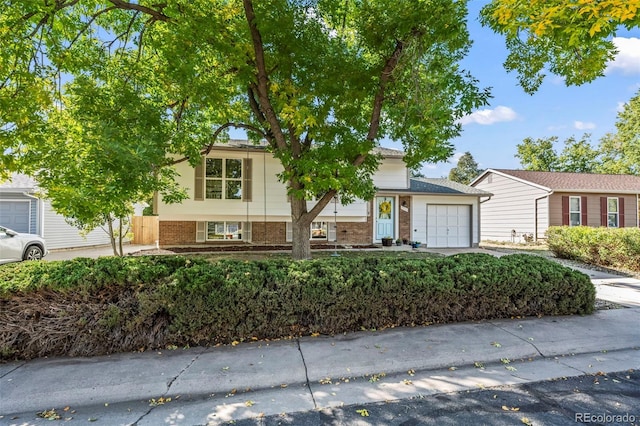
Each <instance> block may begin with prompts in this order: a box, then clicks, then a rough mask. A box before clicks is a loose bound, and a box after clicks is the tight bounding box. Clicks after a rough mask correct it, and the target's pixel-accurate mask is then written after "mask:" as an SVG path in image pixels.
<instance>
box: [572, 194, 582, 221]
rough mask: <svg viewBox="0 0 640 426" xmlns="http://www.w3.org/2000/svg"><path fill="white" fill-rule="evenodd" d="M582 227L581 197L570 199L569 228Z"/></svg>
mask: <svg viewBox="0 0 640 426" xmlns="http://www.w3.org/2000/svg"><path fill="white" fill-rule="evenodd" d="M580 225H582V206H581V202H580V197H569V226H580Z"/></svg>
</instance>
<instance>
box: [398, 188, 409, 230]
mask: <svg viewBox="0 0 640 426" xmlns="http://www.w3.org/2000/svg"><path fill="white" fill-rule="evenodd" d="M398 202H399V203H400V206H402V203H403V202H404V203H406V205H405V207H407V208H408V209H409V210H408V211H406V212H405V211H402V209H401V208H400V207H398V213H399V214H400V216H399V218H398V221H399V224H400V233H399V235H398V238H402V239H406V240H410V239H411V197H408V196H405V197H399V200H398Z"/></svg>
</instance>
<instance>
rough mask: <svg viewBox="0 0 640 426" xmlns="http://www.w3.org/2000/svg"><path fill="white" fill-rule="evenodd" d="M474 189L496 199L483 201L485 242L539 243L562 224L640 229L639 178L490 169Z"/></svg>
mask: <svg viewBox="0 0 640 426" xmlns="http://www.w3.org/2000/svg"><path fill="white" fill-rule="evenodd" d="M470 185H471V186H472V187H474V188H478V189H482V190H485V191H488V192H491V193H492V194H493V195H492V197H491V199H489V200H484V201H483V202H482V208H481V221H480V228H481V230H482V232H481V239H482V240H495V241H513V242H521V241H524V240H529V239H534V240H538V239H541V238H545V232H546V231H547V229H548V228H549V227H550V226H561V225H567V226H579V225H583V226H592V227H599V226H606V227H610V228H622V227H634V226H638V198H639V194H640V177H639V176H630V175H603V174H591V173H560V172H536V171H527V170H503V169H488V170H486V171H485V172H484V173H482V174H481V175H480V176H478V177H477V178H476V179H475V180H473V182H471V184H470Z"/></svg>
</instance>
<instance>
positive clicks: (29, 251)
mask: <svg viewBox="0 0 640 426" xmlns="http://www.w3.org/2000/svg"><path fill="white" fill-rule="evenodd" d="M46 255H47V245H46V243H45V241H44V239H43V238H41V237H40V236H39V235H34V234H21V233H19V232H16V231H12V230H11V229H8V228H5V227H2V226H0V264H3V263H9V262H20V261H22V260H41V259H42V258H43V257H44V256H46Z"/></svg>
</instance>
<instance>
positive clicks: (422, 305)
mask: <svg viewBox="0 0 640 426" xmlns="http://www.w3.org/2000/svg"><path fill="white" fill-rule="evenodd" d="M594 301H595V289H594V287H593V285H592V284H591V282H590V280H589V278H588V277H587V276H586V275H584V274H581V273H579V272H576V271H574V270H571V269H569V268H566V267H563V266H561V265H559V264H557V263H554V262H552V261H549V260H546V259H544V258H541V257H537V256H529V255H520V254H516V255H509V256H504V257H502V258H495V257H493V256H490V255H488V254H460V255H455V256H450V257H445V258H424V259H396V258H388V257H379V258H377V257H376V258H347V257H338V258H328V259H318V260H310V261H301V262H293V261H290V260H263V261H244V262H243V261H237V260H235V261H234V260H221V261H216V262H209V261H208V260H206V259H202V258H194V257H182V256H149V257H126V258H116V257H112V258H99V259H76V260H72V261H63V262H23V263H19V264H11V265H4V266H2V267H0V357H1V358H3V359H28V358H34V357H43V356H60V355H68V356H93V355H99V354H108V353H113V352H123V351H135V350H142V349H156V348H166V347H177V346H180V347H182V346H193V345H212V344H218V343H230V342H235V341H243V340H248V339H266V338H269V339H272V338H283V337H294V336H301V335H306V334H310V333H321V334H335V333H342V332H348V331H355V330H361V329H380V328H385V327H397V326H412V325H424V324H432V323H448V322H457V321H468V320H482V319H490V318H509V317H515V316H529V315H570V314H589V313H591V312H593V309H594Z"/></svg>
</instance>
